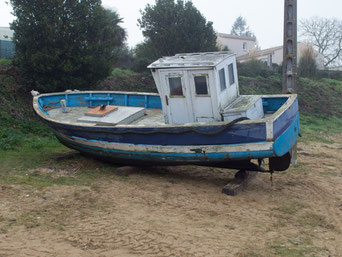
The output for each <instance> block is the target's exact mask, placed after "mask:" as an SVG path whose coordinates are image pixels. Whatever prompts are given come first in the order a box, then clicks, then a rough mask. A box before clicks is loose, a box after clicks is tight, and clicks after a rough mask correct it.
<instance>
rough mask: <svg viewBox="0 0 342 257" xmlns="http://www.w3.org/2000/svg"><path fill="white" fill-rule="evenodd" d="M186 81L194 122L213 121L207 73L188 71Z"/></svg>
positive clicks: (211, 99) (205, 71) (203, 71)
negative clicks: (187, 80)
mask: <svg viewBox="0 0 342 257" xmlns="http://www.w3.org/2000/svg"><path fill="white" fill-rule="evenodd" d="M188 79H189V86H190V87H189V89H190V94H191V96H190V97H191V100H192V107H193V118H194V120H195V122H211V121H214V120H215V118H214V113H213V102H212V101H213V98H212V97H211V93H212V92H211V90H210V89H211V88H210V85H211V83H210V76H209V72H208V71H207V70H202V71H201V70H197V71H188Z"/></svg>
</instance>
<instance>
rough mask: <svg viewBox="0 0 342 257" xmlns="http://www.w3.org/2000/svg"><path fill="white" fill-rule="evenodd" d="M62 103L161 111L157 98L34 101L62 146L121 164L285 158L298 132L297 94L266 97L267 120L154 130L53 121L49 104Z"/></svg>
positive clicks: (80, 96) (92, 95) (91, 96)
mask: <svg viewBox="0 0 342 257" xmlns="http://www.w3.org/2000/svg"><path fill="white" fill-rule="evenodd" d="M59 99H66V100H67V101H68V106H71V107H76V106H87V105H100V104H103V103H104V104H115V105H124V106H138V107H145V108H152V109H160V108H161V103H160V98H159V96H157V95H154V94H150V95H149V94H134V93H127V94H123V93H119V92H108V93H102V92H101V93H99V92H85V93H74V94H65V93H60V94H47V95H40V96H38V97H35V99H34V110H35V111H36V113H37V114H38V115H39V116H40V117H41V118H42V119H43V120H44V121H45V122H46V123H47V124H48V125H49V126H50V127H51V128H52V130H53V131H54V133H55V135H56V137H57V138H58V139H59V140H60V142H61V143H63V144H64V145H66V146H67V147H70V148H73V149H76V150H78V151H80V152H83V153H85V154H89V155H92V156H95V157H101V158H105V159H107V160H111V161H113V162H117V163H124V164H131V165H132V164H133V163H134V164H136V165H137V164H139V165H183V164H196V165H207V166H217V165H224V164H226V163H229V162H235V161H241V160H242V161H244V160H246V161H249V160H252V159H263V158H274V157H281V156H284V155H285V154H287V153H288V152H289V151H290V149H291V147H293V145H295V143H296V141H297V138H298V134H299V114H298V102H297V97H296V96H295V95H292V96H289V95H279V96H272V97H270V96H264V97H263V107H264V111H265V113H270V115H269V117H268V118H265V119H260V120H255V121H242V122H238V123H235V124H227V123H225V122H216V123H208V124H196V123H194V124H186V125H165V126H156V127H153V126H143V127H142V126H136V127H134V126H118V127H116V126H111V127H106V126H89V125H86V124H80V123H74V124H73V123H68V122H59V121H56V120H52V119H50V118H49V116H48V113H47V112H46V111H45V106H46V105H47V104H48V103H54V102H58V100H59ZM56 106H57V107H58V104H56Z"/></svg>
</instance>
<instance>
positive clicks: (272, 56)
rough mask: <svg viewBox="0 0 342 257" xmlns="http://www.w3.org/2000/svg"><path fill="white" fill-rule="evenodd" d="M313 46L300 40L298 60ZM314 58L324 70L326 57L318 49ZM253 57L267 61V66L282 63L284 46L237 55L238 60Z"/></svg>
mask: <svg viewBox="0 0 342 257" xmlns="http://www.w3.org/2000/svg"><path fill="white" fill-rule="evenodd" d="M308 47H311V46H310V45H308V44H306V43H302V42H298V44H297V48H298V50H297V53H298V56H297V62H299V60H300V58H301V57H302V55H303V53H304V52H305V50H306V49H307V48H308ZM313 53H314V58H315V60H316V64H317V68H318V69H321V70H323V69H324V59H323V55H322V54H320V53H319V52H318V51H316V50H314V51H313ZM252 59H255V60H260V61H263V62H265V63H267V66H269V67H271V66H272V64H277V65H282V63H283V46H277V47H272V48H267V49H263V50H254V51H250V52H248V53H246V54H245V55H241V56H238V57H237V61H238V62H247V61H250V60H252Z"/></svg>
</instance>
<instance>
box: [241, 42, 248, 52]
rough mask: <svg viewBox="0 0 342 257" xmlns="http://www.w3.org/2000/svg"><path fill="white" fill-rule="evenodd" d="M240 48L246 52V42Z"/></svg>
mask: <svg viewBox="0 0 342 257" xmlns="http://www.w3.org/2000/svg"><path fill="white" fill-rule="evenodd" d="M242 47H243V50H245V51H247V43H246V42H243V44H242Z"/></svg>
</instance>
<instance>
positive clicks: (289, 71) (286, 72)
mask: <svg viewBox="0 0 342 257" xmlns="http://www.w3.org/2000/svg"><path fill="white" fill-rule="evenodd" d="M283 48H284V49H283V93H285V94H288V93H290V94H291V93H296V92H297V86H296V82H297V0H285V7H284V47H283Z"/></svg>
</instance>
